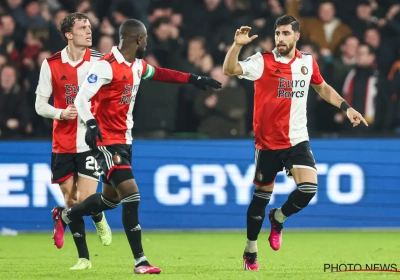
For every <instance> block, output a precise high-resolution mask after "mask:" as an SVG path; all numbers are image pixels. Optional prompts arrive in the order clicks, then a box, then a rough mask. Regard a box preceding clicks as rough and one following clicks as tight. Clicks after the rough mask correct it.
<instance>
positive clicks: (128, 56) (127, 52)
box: [119, 47, 136, 63]
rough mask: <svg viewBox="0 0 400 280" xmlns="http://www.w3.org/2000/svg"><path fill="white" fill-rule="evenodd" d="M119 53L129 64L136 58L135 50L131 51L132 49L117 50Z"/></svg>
mask: <svg viewBox="0 0 400 280" xmlns="http://www.w3.org/2000/svg"><path fill="white" fill-rule="evenodd" d="M119 51H120V53H121V54H122V56H123V57H124V58H125V60H126V61H127V62H129V63H131V62H132V61H134V60H135V58H136V50H134V51H132V48H127V47H125V48H124V47H122V48H120V49H119Z"/></svg>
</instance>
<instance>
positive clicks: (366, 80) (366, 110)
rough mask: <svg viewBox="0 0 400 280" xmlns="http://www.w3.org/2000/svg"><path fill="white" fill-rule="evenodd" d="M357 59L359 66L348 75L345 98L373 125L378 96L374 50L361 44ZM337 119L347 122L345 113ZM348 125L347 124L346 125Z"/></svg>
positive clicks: (344, 87) (339, 114) (344, 89)
mask: <svg viewBox="0 0 400 280" xmlns="http://www.w3.org/2000/svg"><path fill="white" fill-rule="evenodd" d="M356 57H357V64H356V66H355V67H354V68H353V69H352V70H351V71H350V72H349V74H348V75H347V77H346V80H345V83H344V86H343V97H344V98H345V100H346V101H347V103H349V104H350V105H351V106H352V107H353V108H354V109H355V110H357V111H358V112H360V113H361V114H362V115H363V116H364V118H365V120H366V121H367V122H368V124H370V125H371V124H373V123H374V119H375V113H376V111H375V108H376V98H377V95H378V73H377V70H376V69H375V67H374V63H375V54H374V50H373V48H372V47H371V46H369V45H367V44H361V45H359V46H358V48H357V56H356ZM340 116H341V117H340ZM337 119H338V120H342V119H343V120H345V116H344V115H343V113H338V115H337ZM346 124H347V122H346V123H345V124H344V125H346Z"/></svg>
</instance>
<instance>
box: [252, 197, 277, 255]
mask: <svg viewBox="0 0 400 280" xmlns="http://www.w3.org/2000/svg"><path fill="white" fill-rule="evenodd" d="M271 194H272V192H264V191H259V190H255V191H254V194H253V199H252V201H251V203H250V205H249V208H248V209H247V240H248V242H247V243H248V244H247V246H246V250H249V251H246V252H249V253H255V252H256V251H255V252H252V251H254V250H257V243H254V242H249V241H256V240H257V238H258V234H259V233H260V231H261V227H262V224H263V221H264V218H265V208H266V207H267V205H268V203H269V200H270V199H271Z"/></svg>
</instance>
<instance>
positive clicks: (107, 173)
mask: <svg viewBox="0 0 400 280" xmlns="http://www.w3.org/2000/svg"><path fill="white" fill-rule="evenodd" d="M98 150H99V153H98V154H97V157H96V159H97V162H98V164H99V165H100V167H101V169H102V170H103V173H104V174H103V177H102V179H103V182H104V183H106V184H109V185H112V186H113V187H114V188H116V189H118V188H119V186H120V185H121V183H122V182H125V181H134V180H133V179H134V176H133V172H132V167H131V163H132V146H131V145H110V146H99V147H98ZM128 185H129V186H130V189H131V191H135V192H138V189H137V186H136V183H135V184H132V183H131V184H129V183H128ZM124 186H125V184H123V188H124V190H123V192H125V187H124Z"/></svg>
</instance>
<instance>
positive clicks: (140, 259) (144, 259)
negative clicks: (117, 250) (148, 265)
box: [135, 256, 147, 266]
mask: <svg viewBox="0 0 400 280" xmlns="http://www.w3.org/2000/svg"><path fill="white" fill-rule="evenodd" d="M144 261H147V258H146V256H143V257H140V258H138V259H135V266H137V265H138V264H140V263H141V262H144Z"/></svg>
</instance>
